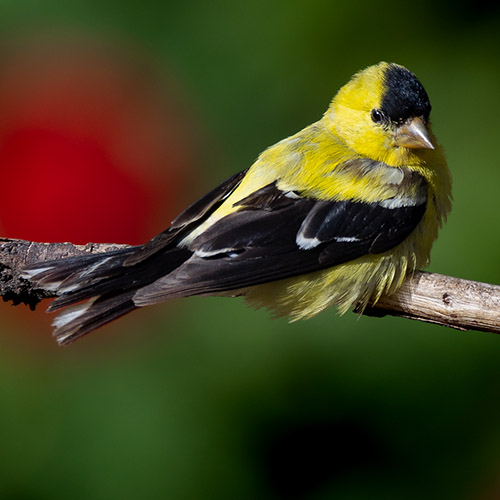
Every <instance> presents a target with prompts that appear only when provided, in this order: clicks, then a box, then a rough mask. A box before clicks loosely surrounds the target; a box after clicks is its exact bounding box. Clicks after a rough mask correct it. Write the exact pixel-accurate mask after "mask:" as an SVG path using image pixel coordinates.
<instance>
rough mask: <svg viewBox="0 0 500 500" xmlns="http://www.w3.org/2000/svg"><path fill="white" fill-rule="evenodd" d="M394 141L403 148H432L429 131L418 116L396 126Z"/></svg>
mask: <svg viewBox="0 0 500 500" xmlns="http://www.w3.org/2000/svg"><path fill="white" fill-rule="evenodd" d="M394 143H395V144H396V146H404V147H405V148H426V149H434V144H432V140H431V137H430V135H429V131H428V130H427V127H426V126H425V123H424V121H423V120H422V118H420V117H417V118H412V119H411V120H409V121H408V122H406V123H403V125H401V126H400V127H398V128H397V130H396V133H395V134H394Z"/></svg>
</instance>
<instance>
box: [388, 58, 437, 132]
mask: <svg viewBox="0 0 500 500" xmlns="http://www.w3.org/2000/svg"><path fill="white" fill-rule="evenodd" d="M384 84H385V87H386V90H385V93H384V96H383V98H382V103H381V107H380V109H381V111H382V112H383V113H384V115H385V116H387V117H389V118H390V120H391V121H393V122H404V121H406V120H407V119H408V118H412V117H416V116H422V117H424V118H425V119H426V120H427V119H428V118H429V114H430V112H431V103H430V102H429V96H428V95H427V92H426V91H425V89H424V87H423V85H422V84H421V83H420V82H419V80H418V78H417V77H416V76H415V75H414V74H413V73H412V72H411V71H409V70H407V69H406V68H403V67H402V66H398V65H396V64H389V66H388V68H387V69H386V71H385V75H384Z"/></svg>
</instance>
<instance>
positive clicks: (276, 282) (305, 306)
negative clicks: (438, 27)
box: [24, 62, 451, 344]
mask: <svg viewBox="0 0 500 500" xmlns="http://www.w3.org/2000/svg"><path fill="white" fill-rule="evenodd" d="M430 111H431V105H430V102H429V98H428V96H427V93H426V91H425V90H424V87H423V86H422V84H421V83H420V82H419V80H418V79H417V78H416V76H415V75H414V74H413V73H411V72H410V71H409V70H407V69H406V68H404V67H402V66H399V65H397V64H392V63H386V62H381V63H379V64H377V65H374V66H371V67H368V68H367V69H365V70H363V71H361V72H359V73H357V74H355V75H354V76H353V77H352V79H351V80H350V81H349V82H348V83H347V84H346V85H345V86H344V87H342V88H341V89H340V90H339V92H338V93H337V95H336V96H335V97H334V99H333V100H332V102H331V104H330V106H329V107H328V109H327V111H326V113H325V114H324V115H323V117H322V118H321V119H320V120H319V121H317V122H316V123H313V124H312V125H309V126H308V127H306V128H304V129H303V130H301V131H300V132H298V133H297V134H295V135H293V136H291V137H288V138H287V139H284V140H282V141H280V142H278V143H277V144H275V145H274V146H271V147H270V148H268V149H267V150H265V151H264V152H263V153H262V154H261V155H260V156H259V157H258V159H257V161H256V162H255V163H254V164H253V165H252V166H251V167H250V168H249V169H247V170H244V171H243V172H240V173H238V174H236V175H234V176H232V177H231V178H229V179H228V180H226V181H225V182H223V183H222V184H220V185H219V186H218V187H216V188H215V189H214V190H213V191H211V192H209V193H208V194H206V195H205V196H203V197H202V198H201V199H200V200H198V201H197V202H195V203H194V204H193V205H191V206H190V207H189V208H187V209H186V210H185V211H184V212H182V213H181V214H180V215H179V216H178V217H177V218H176V219H175V220H174V221H173V222H172V224H171V226H170V227H169V228H168V229H167V230H166V231H164V232H162V233H161V234H159V235H158V236H156V237H155V238H153V239H152V240H151V241H149V242H148V243H146V244H145V245H143V246H138V247H132V248H127V249H124V250H118V251H113V252H109V253H105V254H100V255H88V256H84V257H77V258H69V259H63V260H59V261H51V262H44V263H41V264H38V265H34V266H31V267H28V268H26V269H25V270H24V277H25V278H26V279H29V280H31V281H32V282H34V283H35V284H36V286H37V287H39V288H43V289H46V290H50V291H53V292H55V293H56V294H57V296H58V298H57V299H56V300H55V301H54V302H53V303H52V304H51V306H50V307H49V310H50V311H54V310H58V309H60V308H63V307H66V306H71V307H68V308H66V309H64V310H63V311H62V312H61V313H60V314H59V316H57V317H56V318H55V320H54V323H53V325H54V326H55V331H54V335H55V336H56V337H57V340H58V342H59V343H60V344H68V343H70V342H72V341H73V340H75V339H77V338H79V337H81V336H82V335H85V334H86V333H88V332H90V331H91V330H94V329H95V328H97V327H100V326H102V325H104V324H105V323H108V322H109V321H111V320H114V319H116V318H118V317H119V316H122V315H124V314H126V313H128V312H130V311H132V310H133V309H135V308H137V307H144V306H148V305H151V304H156V303H158V302H163V301H166V300H169V299H173V298H178V297H188V296H192V295H217V296H220V295H223V296H241V295H242V296H244V297H245V298H246V299H247V300H248V302H249V303H250V304H251V305H253V306H255V307H267V308H269V309H270V310H272V311H274V313H275V314H276V315H277V316H287V317H289V318H290V319H291V320H298V319H302V318H310V317H312V316H314V315H316V314H318V313H319V312H320V311H322V310H323V309H325V308H326V307H329V306H332V305H335V306H337V308H338V311H339V312H340V313H341V314H342V313H345V312H346V311H348V310H349V309H352V308H356V309H357V310H359V311H361V310H363V308H364V307H365V306H366V305H367V304H368V303H375V302H376V301H377V300H378V299H379V297H380V296H381V295H382V294H390V293H393V292H394V291H395V290H397V288H398V287H399V286H400V285H401V284H402V282H403V281H404V279H405V277H406V276H407V275H408V274H409V273H412V272H413V271H414V270H416V269H419V268H421V267H424V266H426V265H427V264H428V262H429V254H430V250H431V247H432V244H433V242H434V240H435V239H436V237H437V233H438V229H439V227H440V226H441V223H442V221H443V220H444V219H445V218H446V215H447V213H448V212H449V210H450V208H451V176H450V172H449V170H448V167H447V164H446V160H445V157H444V152H443V148H442V147H441V146H440V145H439V144H438V143H437V141H436V138H435V136H434V134H433V133H432V131H431V127H430V122H429V114H430ZM75 304H76V305H75Z"/></svg>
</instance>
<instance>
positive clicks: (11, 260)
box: [0, 238, 500, 333]
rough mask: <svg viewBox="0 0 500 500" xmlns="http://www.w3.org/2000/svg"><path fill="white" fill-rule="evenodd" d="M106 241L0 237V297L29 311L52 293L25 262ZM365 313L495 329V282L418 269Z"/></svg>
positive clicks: (498, 326) (499, 300) (499, 311)
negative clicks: (27, 272)
mask: <svg viewBox="0 0 500 500" xmlns="http://www.w3.org/2000/svg"><path fill="white" fill-rule="evenodd" d="M125 247H127V245H115V244H109V243H88V244H87V245H73V244H71V243H35V242H31V241H24V240H13V239H2V238H0V295H1V296H2V298H3V300H4V301H9V300H12V301H13V303H14V304H15V305H17V304H20V303H25V304H27V305H29V306H30V308H31V309H35V307H36V305H37V304H38V303H39V302H40V301H41V300H43V299H46V298H50V297H54V296H55V295H54V294H52V293H50V292H46V291H44V290H39V289H35V288H33V286H32V284H31V283H30V282H29V281H26V280H24V279H22V278H21V277H20V271H21V269H22V268H23V267H24V266H25V265H27V264H33V263H35V262H44V261H48V260H55V259H61V258H64V257H73V256H77V255H82V254H85V253H100V252H106V251H110V250H117V249H119V248H125ZM364 314H366V315H369V316H385V315H387V314H389V315H392V316H401V317H404V318H410V319H417V320H419V321H426V322H429V323H435V324H438V325H443V326H449V327H452V328H456V329H459V330H480V331H485V332H493V333H500V286H497V285H490V284H487V283H479V282H476V281H468V280H464V279H459V278H453V277H451V276H443V275H441V274H435V273H428V272H423V271H419V272H416V273H415V274H414V276H413V277H410V278H408V279H407V280H406V282H405V283H404V284H403V286H402V287H401V288H400V289H399V290H398V291H397V292H396V293H395V294H393V295H391V296H384V297H382V298H381V299H380V300H379V302H378V303H377V304H376V305H375V306H371V307H369V308H367V309H366V310H365V312H364Z"/></svg>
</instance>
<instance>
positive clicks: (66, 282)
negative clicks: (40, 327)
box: [22, 247, 191, 345]
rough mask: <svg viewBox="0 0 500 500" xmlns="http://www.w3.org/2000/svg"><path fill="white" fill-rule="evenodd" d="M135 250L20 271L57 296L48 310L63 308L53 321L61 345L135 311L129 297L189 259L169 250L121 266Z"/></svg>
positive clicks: (39, 265)
mask: <svg viewBox="0 0 500 500" xmlns="http://www.w3.org/2000/svg"><path fill="white" fill-rule="evenodd" d="M136 250H137V248H136V247H132V248H127V249H121V250H117V251H113V252H106V253H103V254H93V255H83V256H80V257H72V258H68V259H61V260H57V261H48V262H43V263H40V264H36V265H31V266H27V267H26V268H25V269H23V274H22V276H23V277H24V278H25V279H28V280H29V281H31V282H32V283H34V284H35V286H37V287H39V288H42V289H44V290H48V291H51V292H55V293H56V295H57V298H56V300H54V301H53V302H52V304H51V305H50V307H49V308H48V311H55V310H58V309H61V308H63V307H64V308H66V309H64V310H63V311H62V312H61V313H60V314H59V315H58V316H57V317H56V318H55V319H54V322H53V326H54V327H55V330H54V335H55V336H56V338H57V341H58V343H59V344H61V345H66V344H69V343H70V342H73V341H74V340H76V339H78V338H80V337H82V336H83V335H85V334H87V333H89V332H90V331H92V330H94V329H96V328H98V327H100V326H102V325H104V324H106V323H109V322H110V321H112V320H114V319H117V318H118V317H120V316H123V315H124V314H127V313H129V312H131V311H132V310H134V309H135V308H136V307H137V305H136V304H135V303H134V300H133V297H134V295H135V293H136V292H137V290H138V289H140V288H142V287H144V286H147V285H149V284H151V283H152V282H154V281H155V280H157V279H158V278H160V277H161V276H164V275H165V274H168V273H169V272H171V271H172V270H173V269H175V268H176V267H177V266H179V265H180V264H181V263H182V262H184V261H185V260H186V258H187V257H188V256H190V255H191V253H190V252H189V251H187V250H184V249H179V248H172V249H169V250H167V251H165V252H163V253H162V254H157V255H154V256H152V257H150V258H149V259H146V260H144V261H141V262H140V263H138V264H137V265H134V266H124V263H125V261H126V260H127V259H128V258H129V257H130V255H132V254H133V252H135V251H136ZM68 306H69V307H68Z"/></svg>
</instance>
